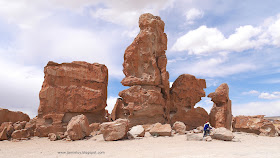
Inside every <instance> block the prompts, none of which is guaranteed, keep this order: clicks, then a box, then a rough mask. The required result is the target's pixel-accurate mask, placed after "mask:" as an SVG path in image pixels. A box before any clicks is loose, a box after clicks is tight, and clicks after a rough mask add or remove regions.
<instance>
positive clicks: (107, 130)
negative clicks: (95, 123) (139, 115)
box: [100, 119, 129, 141]
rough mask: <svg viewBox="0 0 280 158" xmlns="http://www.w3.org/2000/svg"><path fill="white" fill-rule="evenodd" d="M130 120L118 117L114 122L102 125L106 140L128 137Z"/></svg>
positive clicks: (101, 129) (101, 128)
mask: <svg viewBox="0 0 280 158" xmlns="http://www.w3.org/2000/svg"><path fill="white" fill-rule="evenodd" d="M128 126H129V121H128V120H127V119H117V120H115V121H114V122H105V123H102V124H101V125H100V131H101V133H102V134H103V138H104V140H105V141H113V140H120V139H123V138H125V137H127V132H128Z"/></svg>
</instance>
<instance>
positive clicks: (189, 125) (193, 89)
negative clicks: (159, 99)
mask: <svg viewBox="0 0 280 158" xmlns="http://www.w3.org/2000/svg"><path fill="white" fill-rule="evenodd" d="M204 88H206V82H205V80H204V79H197V78H195V76H193V75H189V74H183V75H180V76H179V77H178V78H177V79H176V80H175V81H174V83H173V84H172V87H171V89H170V104H171V108H170V118H171V123H172V124H173V123H175V122H176V121H181V122H183V123H184V124H185V125H186V130H191V129H194V128H196V127H198V126H203V124H204V123H205V122H206V121H208V120H209V116H208V113H207V112H206V110H204V109H203V108H201V107H198V108H194V106H195V104H196V103H197V102H199V101H200V100H201V97H205V92H204V90H203V89H204Z"/></svg>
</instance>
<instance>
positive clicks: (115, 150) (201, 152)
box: [0, 133, 280, 158]
mask: <svg viewBox="0 0 280 158" xmlns="http://www.w3.org/2000/svg"><path fill="white" fill-rule="evenodd" d="M234 135H235V137H236V138H237V139H239V140H240V141H241V142H225V141H218V140H213V141H212V142H204V141H203V142H202V141H201V142H197V141H186V136H185V135H181V136H179V135H175V136H173V137H158V138H153V137H148V138H144V139H140V140H123V141H113V142H105V141H103V139H102V135H99V136H95V137H92V138H90V139H88V140H81V141H73V142H68V141H61V140H60V141H54V142H52V141H49V140H48V139H47V138H36V137H35V138H32V139H31V140H28V141H20V142H11V141H1V142H0V157H1V158H6V157H9V158H11V157H16V158H31V157H32V158H33V157H38V158H39V157H97V158H103V157H106V158H107V157H108V158H109V157H110V158H111V157H120V158H126V157H128V158H130V157H131V158H140V157H147V158H150V157H152V158H153V157H155V158H172V157H176V158H186V157H188V158H212V157H213V158H233V157H234V158H242V157H244V158H279V157H280V137H265V136H256V135H252V134H247V133H234ZM59 152H65V153H59ZM83 152H84V153H83ZM85 152H87V154H86V153H85ZM98 152H100V153H98Z"/></svg>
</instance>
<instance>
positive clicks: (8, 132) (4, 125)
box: [0, 122, 15, 139]
mask: <svg viewBox="0 0 280 158" xmlns="http://www.w3.org/2000/svg"><path fill="white" fill-rule="evenodd" d="M5 128H6V135H7V137H8V139H9V138H11V136H12V133H13V132H14V131H15V129H14V126H13V123H12V122H3V123H2V124H1V126H0V132H3V130H4V129H5ZM4 133H5V132H4Z"/></svg>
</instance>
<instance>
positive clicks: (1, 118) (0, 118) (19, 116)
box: [0, 108, 30, 125]
mask: <svg viewBox="0 0 280 158" xmlns="http://www.w3.org/2000/svg"><path fill="white" fill-rule="evenodd" d="M29 120H30V118H29V116H28V115H27V114H25V113H23V112H20V111H10V110H8V109H2V108H0V125H1V124H2V123H3V122H12V123H15V122H18V121H29Z"/></svg>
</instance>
